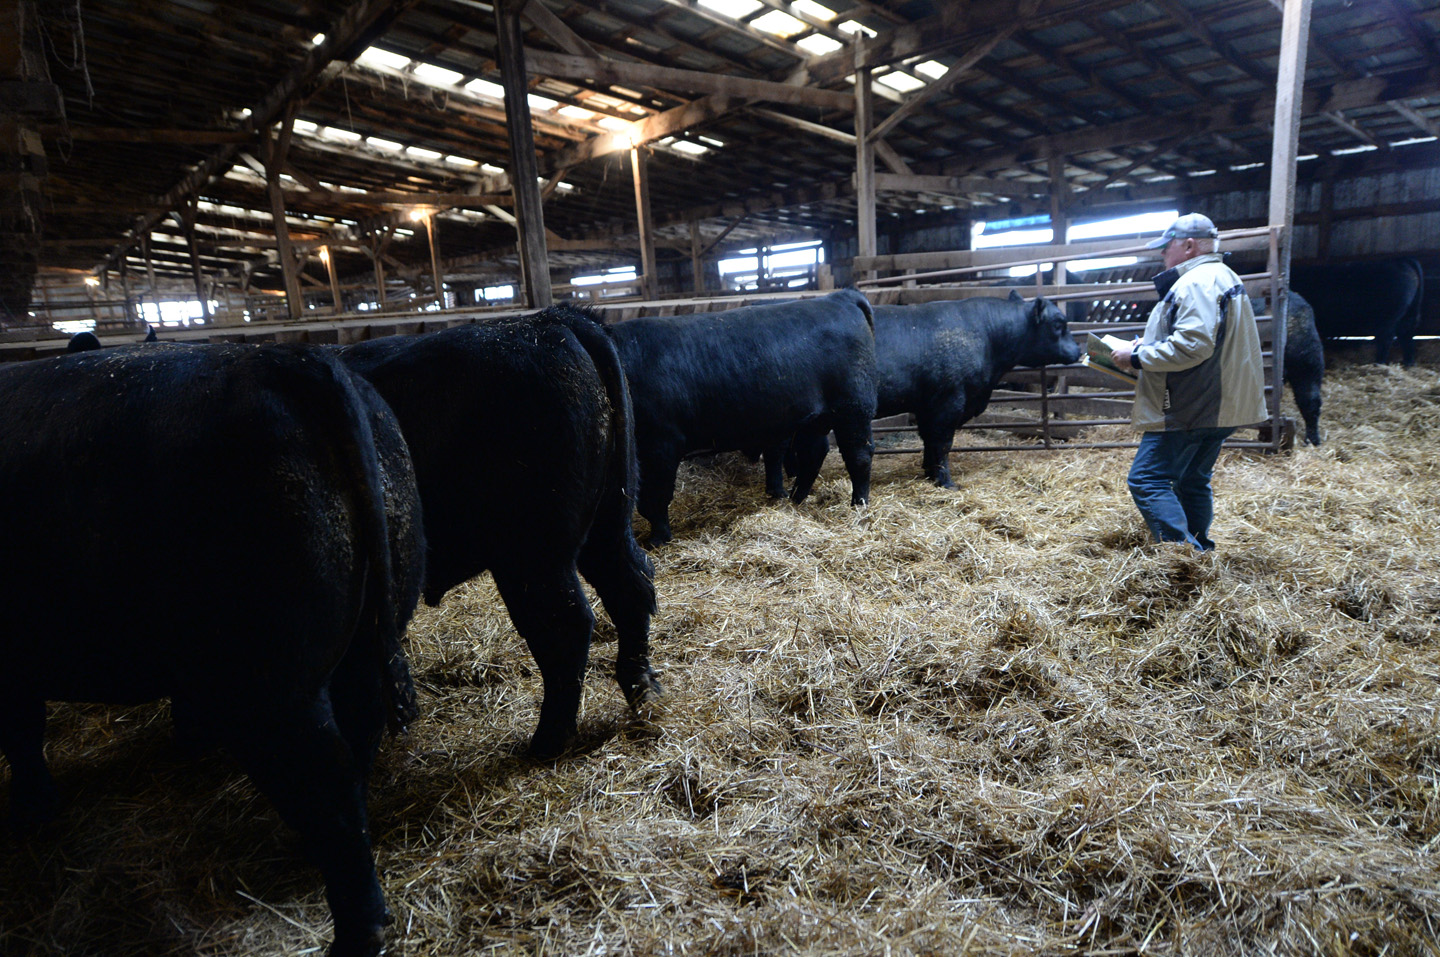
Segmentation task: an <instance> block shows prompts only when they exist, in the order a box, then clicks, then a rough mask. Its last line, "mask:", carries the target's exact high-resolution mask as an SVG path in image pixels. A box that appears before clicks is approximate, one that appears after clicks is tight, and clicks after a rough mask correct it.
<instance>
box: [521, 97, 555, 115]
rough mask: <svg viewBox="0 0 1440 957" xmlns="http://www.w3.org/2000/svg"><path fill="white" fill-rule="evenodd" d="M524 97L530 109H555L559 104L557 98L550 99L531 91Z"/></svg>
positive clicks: (543, 110)
mask: <svg viewBox="0 0 1440 957" xmlns="http://www.w3.org/2000/svg"><path fill="white" fill-rule="evenodd" d="M525 99H527V100H529V101H530V109H532V110H540V111H542V112H545V111H549V110H553V109H555V107H557V106H559V105H560V101H559V100H552V99H550V97H548V96H541V95H540V94H539V93H531V94H530V95H529V96H527V97H525Z"/></svg>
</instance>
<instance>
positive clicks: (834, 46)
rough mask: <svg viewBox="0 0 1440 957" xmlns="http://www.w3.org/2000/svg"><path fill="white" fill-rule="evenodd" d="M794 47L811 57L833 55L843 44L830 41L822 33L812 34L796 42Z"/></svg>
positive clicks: (837, 41)
mask: <svg viewBox="0 0 1440 957" xmlns="http://www.w3.org/2000/svg"><path fill="white" fill-rule="evenodd" d="M795 45H796V46H797V47H799V48H800V49H802V50H804V51H805V52H806V53H808V54H810V55H811V56H824V55H825V54H827V53H834V52H835V51H836V50H838V49H840V48H841V47H843V46H844V45H845V44H843V43H841V42H840V41H839V40H832V39H831V38H830V37H827V36H825V34H823V33H812V34H810V35H809V36H808V37H805V38H803V39H800V40H796V41H795Z"/></svg>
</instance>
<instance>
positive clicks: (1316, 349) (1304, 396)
mask: <svg viewBox="0 0 1440 957" xmlns="http://www.w3.org/2000/svg"><path fill="white" fill-rule="evenodd" d="M1250 304H1251V306H1252V307H1253V308H1254V310H1255V314H1256V315H1257V316H1258V315H1261V314H1262V313H1263V312H1264V311H1265V301H1264V300H1263V299H1258V298H1255V297H1252V298H1251V299H1250ZM1285 381H1286V382H1288V383H1290V394H1291V395H1292V396H1294V397H1295V406H1296V408H1298V409H1299V410H1300V417H1301V418H1303V419H1304V420H1305V441H1306V442H1309V443H1310V444H1311V445H1319V444H1320V386H1321V384H1322V383H1323V382H1324V381H1325V351H1324V349H1323V348H1322V347H1321V345H1320V333H1319V332H1318V331H1316V329H1315V310H1314V309H1313V308H1312V307H1311V305H1310V303H1309V302H1307V301H1306V300H1305V297H1304V296H1301V295H1300V294H1299V293H1298V292H1295V291H1294V290H1293V289H1292V290H1291V291H1290V308H1289V309H1288V310H1287V311H1286V314H1285Z"/></svg>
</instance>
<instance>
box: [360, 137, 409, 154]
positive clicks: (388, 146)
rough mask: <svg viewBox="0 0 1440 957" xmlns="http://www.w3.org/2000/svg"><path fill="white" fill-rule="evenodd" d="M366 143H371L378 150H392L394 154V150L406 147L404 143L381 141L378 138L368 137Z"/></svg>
mask: <svg viewBox="0 0 1440 957" xmlns="http://www.w3.org/2000/svg"><path fill="white" fill-rule="evenodd" d="M365 142H367V143H369V144H370V145H371V146H373V147H375V148H376V149H382V150H391V151H392V152H393V151H394V150H398V149H403V148H404V146H405V144H404V143H397V142H395V141H394V140H386V139H381V138H380V137H378V136H368V137H366V138H365Z"/></svg>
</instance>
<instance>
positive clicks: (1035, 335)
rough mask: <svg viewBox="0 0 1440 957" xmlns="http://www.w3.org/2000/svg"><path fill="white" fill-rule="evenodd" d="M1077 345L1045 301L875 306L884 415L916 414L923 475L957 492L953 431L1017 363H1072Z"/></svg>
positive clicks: (980, 406)
mask: <svg viewBox="0 0 1440 957" xmlns="http://www.w3.org/2000/svg"><path fill="white" fill-rule="evenodd" d="M1079 358H1080V347H1079V345H1077V344H1076V342H1075V340H1074V338H1072V337H1071V335H1070V333H1069V332H1068V331H1067V324H1066V319H1065V314H1064V313H1062V312H1061V311H1060V310H1059V309H1057V308H1056V307H1055V305H1054V304H1053V303H1051V302H1050V301H1048V300H1046V299H1043V298H1041V299H1035V300H1034V301H1033V302H1029V303H1027V302H1026V301H1025V300H1024V299H1023V298H1022V297H1021V296H1020V294H1019V293H1017V292H1011V293H1010V295H1009V297H1008V298H1005V299H1000V298H996V297H991V296H986V297H976V298H973V299H959V300H951V301H943V302H930V303H923V304H918V305H911V306H876V307H875V361H876V366H877V368H878V370H879V380H878V381H879V387H878V407H877V410H876V414H877V415H879V416H882V417H883V416H891V415H899V414H900V413H902V412H909V413H912V414H913V415H914V416H915V423H916V427H917V430H918V431H919V433H920V439H921V442H922V443H923V444H924V447H925V451H924V456H923V468H924V471H925V477H926V478H928V479H930V480H931V481H932V482H934V483H936V484H937V485H940V486H943V487H945V488H953V487H954V485H953V483H952V482H951V480H950V468H949V465H948V458H949V454H950V449H951V446H952V444H953V443H954V440H955V430H956V429H958V428H959V427H960V426H961V425H964V424H965V423H966V422H968V421H970V420H971V419H973V418H974V417H975V416H977V415H979V414H980V413H981V412H984V411H985V407H986V406H987V405H989V404H990V395H991V393H993V392H994V391H995V387H996V386H997V385H998V384H999V383H1000V380H1001V378H1002V377H1004V376H1005V375H1006V374H1007V373H1008V372H1010V371H1011V370H1012V369H1014V368H1015V367H1016V366H1022V365H1023V366H1043V365H1050V364H1062V365H1063V364H1068V363H1071V362H1075V361H1077V360H1078V359H1079Z"/></svg>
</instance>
